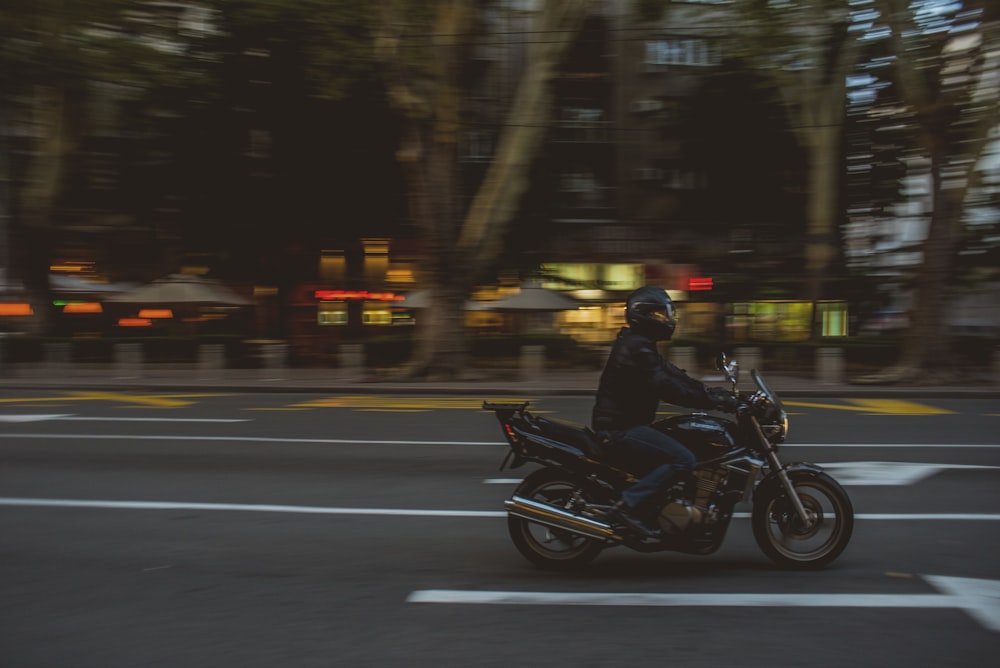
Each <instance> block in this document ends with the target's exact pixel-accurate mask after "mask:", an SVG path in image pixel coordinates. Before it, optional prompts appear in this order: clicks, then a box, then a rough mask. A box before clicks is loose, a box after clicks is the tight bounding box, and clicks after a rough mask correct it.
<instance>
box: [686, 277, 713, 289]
mask: <svg viewBox="0 0 1000 668" xmlns="http://www.w3.org/2000/svg"><path fill="white" fill-rule="evenodd" d="M711 289H712V279H711V277H706V278H689V279H688V290H690V291H692V292H695V291H698V290H711Z"/></svg>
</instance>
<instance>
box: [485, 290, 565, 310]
mask: <svg viewBox="0 0 1000 668" xmlns="http://www.w3.org/2000/svg"><path fill="white" fill-rule="evenodd" d="M578 306H579V304H578V303H577V302H576V300H575V299H573V298H571V297H567V296H566V295H564V294H562V293H561V292H556V291H555V290H548V289H546V288H543V287H542V286H540V285H537V284H527V285H525V286H524V287H522V288H521V291H520V292H518V293H516V294H513V295H510V296H509V297H504V298H503V299H500V300H498V301H495V302H493V303H492V304H491V305H490V310H494V311H543V312H544V311H550V312H551V311H572V310H573V309H575V308H577V307H578Z"/></svg>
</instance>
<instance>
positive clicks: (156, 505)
mask: <svg viewBox="0 0 1000 668" xmlns="http://www.w3.org/2000/svg"><path fill="white" fill-rule="evenodd" d="M0 506H22V507H42V508H44V507H49V508H104V509H114V510H206V511H216V510H225V511H241V512H250V513H296V514H303V515H387V516H394V517H506V516H507V513H506V512H505V511H495V510H424V509H416V508H338V507H327V506H289V505H280V504H279V505H275V504H262V503H192V502H186V501H106V500H99V499H94V500H91V499H32V498H15V497H0Z"/></svg>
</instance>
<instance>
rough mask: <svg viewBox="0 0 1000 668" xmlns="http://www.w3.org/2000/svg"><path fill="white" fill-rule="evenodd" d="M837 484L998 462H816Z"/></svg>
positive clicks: (902, 480)
mask: <svg viewBox="0 0 1000 668" xmlns="http://www.w3.org/2000/svg"><path fill="white" fill-rule="evenodd" d="M818 466H820V467H822V468H823V470H825V471H828V472H829V473H830V475H832V476H833V477H834V478H836V479H837V482H839V483H840V484H841V485H849V486H859V485H912V484H913V483H916V482H919V481H921V480H924V479H925V478H929V477H930V476H932V475H934V474H935V473H940V472H941V471H952V470H969V471H971V470H996V469H1000V466H979V465H975V464H927V463H923V462H829V463H827V464H819V465H818Z"/></svg>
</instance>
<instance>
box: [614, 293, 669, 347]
mask: <svg viewBox="0 0 1000 668" xmlns="http://www.w3.org/2000/svg"><path fill="white" fill-rule="evenodd" d="M625 321H626V322H628V324H629V326H630V327H632V329H634V330H635V331H637V332H638V333H640V334H642V335H643V336H648V337H649V338H651V339H653V340H654V341H669V340H670V337H671V336H673V335H674V328H676V327H677V313H676V311H675V310H674V303H673V302H672V301H671V300H670V296H669V295H668V294H667V291H666V290H664V289H663V288H656V287H653V286H652V285H647V286H645V287H642V288H639V289H638V290H636V291H635V292H633V293H632V294H630V295H629V296H628V299H627V300H625Z"/></svg>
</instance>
